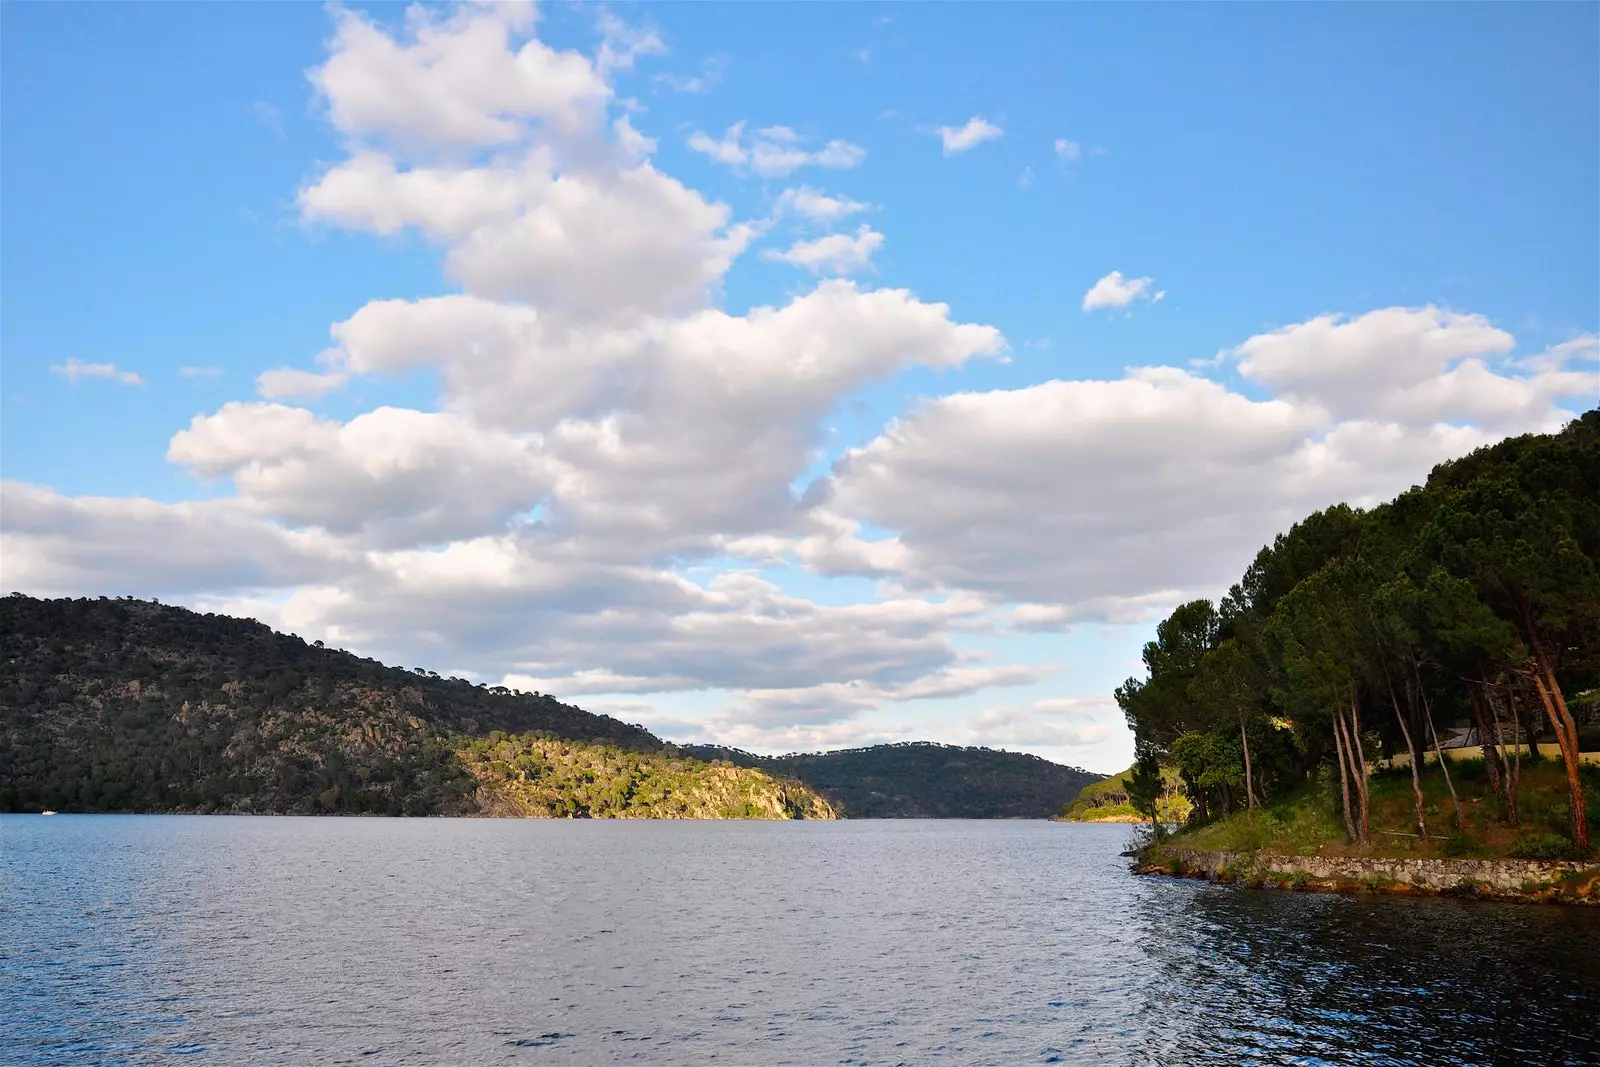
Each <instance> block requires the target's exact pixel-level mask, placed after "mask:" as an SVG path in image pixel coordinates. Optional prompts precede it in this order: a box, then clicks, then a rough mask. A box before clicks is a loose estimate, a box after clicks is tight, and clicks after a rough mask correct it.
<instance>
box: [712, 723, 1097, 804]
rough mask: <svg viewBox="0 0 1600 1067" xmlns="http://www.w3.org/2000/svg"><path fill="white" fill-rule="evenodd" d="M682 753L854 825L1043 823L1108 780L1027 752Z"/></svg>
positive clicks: (953, 748) (948, 748) (923, 746)
mask: <svg viewBox="0 0 1600 1067" xmlns="http://www.w3.org/2000/svg"><path fill="white" fill-rule="evenodd" d="M684 751H685V752H687V753H690V754H691V755H695V756H698V757H699V758H701V759H707V760H709V759H720V760H726V761H728V762H730V763H735V764H738V765H739V766H742V767H756V768H759V769H761V770H764V771H766V772H768V773H769V774H773V775H775V776H778V777H782V778H795V779H798V780H799V781H802V782H804V783H805V784H806V785H808V786H810V787H811V788H812V789H815V790H816V791H817V792H819V793H821V794H822V795H823V796H824V797H826V798H827V799H828V801H829V802H830V803H831V804H833V806H834V807H835V808H837V809H839V811H840V812H841V813H842V814H843V815H845V816H846V817H847V818H852V819H1020V818H1026V819H1043V818H1048V817H1049V816H1051V815H1054V814H1055V813H1056V812H1057V811H1058V810H1060V808H1061V806H1062V805H1063V804H1066V803H1069V802H1070V801H1071V800H1072V799H1073V798H1075V797H1076V796H1077V795H1078V792H1079V790H1081V789H1082V788H1083V787H1084V786H1086V785H1088V784H1090V783H1091V782H1098V781H1099V780H1100V779H1101V778H1103V777H1104V775H1099V774H1094V773H1092V772H1090V771H1085V770H1082V769H1080V768H1077V767H1067V766H1063V765H1062V764H1059V763H1051V762H1050V761H1049V760H1046V759H1040V758H1039V757H1038V756H1030V755H1027V754H1025V753H1021V752H999V751H996V750H994V749H989V748H962V747H960V746H958V745H940V744H935V743H933V742H931V741H912V742H906V743H902V744H895V745H873V746H872V747H870V748H854V749H846V750H844V751H840V752H818V753H807V754H802V755H794V756H758V755H755V754H754V753H751V752H744V751H741V750H739V749H735V748H722V747H719V746H716V745H690V746H686V747H685V748H684Z"/></svg>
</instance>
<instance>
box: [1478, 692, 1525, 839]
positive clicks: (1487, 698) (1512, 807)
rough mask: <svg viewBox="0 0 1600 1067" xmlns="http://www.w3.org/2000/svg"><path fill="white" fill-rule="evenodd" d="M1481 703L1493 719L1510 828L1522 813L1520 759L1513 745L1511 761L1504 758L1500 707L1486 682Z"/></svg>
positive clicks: (1515, 823) (1518, 820) (1504, 750)
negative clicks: (1486, 707)
mask: <svg viewBox="0 0 1600 1067" xmlns="http://www.w3.org/2000/svg"><path fill="white" fill-rule="evenodd" d="M1506 692H1507V694H1509V693H1510V692H1511V689H1510V687H1509V686H1508V687H1507V688H1506ZM1483 702H1484V703H1485V704H1487V705H1488V706H1489V714H1490V715H1491V716H1492V717H1493V719H1494V739H1495V743H1496V744H1498V745H1499V746H1500V751H1501V757H1500V763H1501V767H1502V769H1504V770H1505V772H1506V794H1505V795H1506V821H1507V822H1509V823H1510V824H1511V825H1512V826H1516V825H1517V824H1518V823H1520V822H1522V813H1521V812H1520V811H1519V810H1518V797H1519V794H1520V790H1521V789H1522V757H1521V756H1520V755H1519V754H1518V753H1517V749H1516V746H1515V745H1513V746H1512V747H1511V750H1510V751H1511V759H1510V760H1507V759H1506V758H1505V755H1504V753H1505V752H1506V739H1505V734H1503V733H1502V732H1501V730H1500V705H1499V704H1498V703H1497V702H1496V701H1495V699H1494V690H1493V689H1490V688H1489V686H1488V683H1487V682H1486V683H1484V696H1483ZM1512 710H1513V719H1512V721H1513V722H1515V721H1516V720H1515V716H1514V713H1515V708H1513V709H1512Z"/></svg>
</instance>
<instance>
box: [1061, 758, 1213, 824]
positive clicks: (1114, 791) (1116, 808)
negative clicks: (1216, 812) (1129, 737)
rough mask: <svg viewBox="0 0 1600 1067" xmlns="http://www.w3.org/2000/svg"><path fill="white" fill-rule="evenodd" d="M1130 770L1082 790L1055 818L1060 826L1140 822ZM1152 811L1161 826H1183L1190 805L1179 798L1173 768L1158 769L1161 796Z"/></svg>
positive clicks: (1140, 816)
mask: <svg viewBox="0 0 1600 1067" xmlns="http://www.w3.org/2000/svg"><path fill="white" fill-rule="evenodd" d="M1132 775H1133V768H1132V767H1129V768H1128V769H1127V770H1125V771H1122V772H1121V773H1119V774H1113V775H1112V776H1111V777H1109V778H1105V779H1102V780H1101V781H1098V782H1094V783H1092V784H1090V785H1086V786H1084V787H1083V790H1082V791H1081V792H1080V793H1079V794H1078V798H1077V799H1076V800H1074V801H1072V802H1071V803H1070V804H1066V805H1064V806H1063V807H1062V809H1061V811H1060V812H1059V813H1057V815H1056V818H1057V819H1059V820H1060V821H1062V822H1143V821H1145V817H1144V816H1143V815H1141V814H1139V812H1138V810H1137V809H1135V808H1134V806H1133V797H1132V796H1131V795H1130V794H1129V792H1128V779H1129V778H1130V777H1132ZM1156 810H1157V813H1158V816H1159V818H1160V819H1161V821H1162V822H1164V823H1168V824H1172V823H1182V822H1187V821H1188V819H1189V813H1190V811H1191V810H1193V809H1192V805H1191V804H1190V803H1189V798H1188V797H1186V796H1184V795H1183V785H1182V783H1181V782H1179V781H1178V772H1177V770H1176V769H1175V768H1173V767H1162V768H1161V796H1160V798H1159V799H1158V800H1157V801H1156Z"/></svg>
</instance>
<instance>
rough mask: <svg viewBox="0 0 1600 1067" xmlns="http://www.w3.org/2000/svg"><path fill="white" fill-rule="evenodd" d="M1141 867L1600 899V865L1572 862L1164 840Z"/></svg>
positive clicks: (1275, 881) (1298, 883) (1346, 885)
mask: <svg viewBox="0 0 1600 1067" xmlns="http://www.w3.org/2000/svg"><path fill="white" fill-rule="evenodd" d="M1137 869H1138V870H1139V872H1140V873H1141V874H1179V875H1185V876H1188V877H1191V878H1209V879H1212V880H1214V881H1243V882H1249V883H1252V884H1256V883H1259V884H1262V885H1286V886H1290V887H1294V888H1305V889H1335V890H1354V889H1371V890H1377V891H1382V892H1395V893H1460V894H1463V895H1472V896H1482V897H1492V898H1496V899H1511V900H1559V901H1562V902H1568V903H1586V904H1600V869H1597V868H1592V867H1590V865H1587V864H1582V863H1572V862H1568V861H1546V860H1514V859H1494V860H1483V859H1431V858H1429V859H1424V858H1409V859H1408V858H1394V859H1389V858H1365V857H1357V856H1278V855H1270V854H1266V853H1250V852H1201V851H1198V850H1195V849H1182V848H1164V847H1163V848H1159V849H1157V850H1155V851H1154V852H1152V853H1151V854H1150V855H1149V857H1148V858H1147V859H1145V860H1142V861H1141V862H1140V864H1139V865H1138V868H1137Z"/></svg>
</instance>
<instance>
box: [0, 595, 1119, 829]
mask: <svg viewBox="0 0 1600 1067" xmlns="http://www.w3.org/2000/svg"><path fill="white" fill-rule="evenodd" d="M713 763H717V764H720V766H713V765H712V764H713ZM1101 777H1102V776H1101V775H1097V774H1091V773H1090V772H1088V771H1083V770H1080V769H1078V768H1075V767H1065V766H1062V765H1060V764H1055V763H1051V762H1049V761H1048V760H1043V759H1040V758H1038V757H1036V756H1029V755H1024V754H1021V753H1015V752H999V751H995V750H991V749H983V748H961V747H959V746H954V745H940V744H934V743H932V742H911V743H904V744H896V745H878V746H874V747H871V748H862V749H851V750H846V751H842V752H829V753H820V754H808V755H797V756H782V757H764V756H757V755H755V754H753V753H749V752H742V751H740V750H738V749H731V748H721V747H716V746H684V747H681V748H680V747H678V746H674V745H671V744H668V743H666V742H663V741H662V740H661V739H660V738H658V737H656V736H655V735H654V734H652V733H651V732H650V731H648V730H646V729H645V728H644V727H642V726H638V725H632V724H629V723H624V722H621V721H620V720H617V719H614V718H612V717H610V716H606V715H596V714H593V713H591V712H587V711H584V710H583V709H582V708H578V707H574V706H572V705H570V704H564V703H562V702H561V701H559V700H557V699H556V698H555V697H553V696H549V695H546V694H538V693H518V692H514V691H512V690H509V689H506V688H503V687H500V686H483V685H475V684H473V683H471V682H469V681H467V680H465V679H461V678H441V677H439V676H438V675H436V674H433V673H432V672H428V671H423V670H420V669H412V670H407V669H405V668H402V667H389V666H385V665H384V664H382V663H379V662H377V661H376V660H372V659H363V658H361V657H359V656H356V655H353V654H351V653H348V652H343V651H340V650H336V649H330V648H324V647H322V646H321V645H320V644H318V643H307V642H306V641H304V640H302V639H301V638H299V637H297V636H294V635H292V634H283V633H278V632H276V631H274V630H272V629H271V628H270V627H268V626H265V625H263V624H262V623H259V622H256V621H254V620H250V619H239V618H233V617H230V616H225V615H212V614H201V613H198V612H194V611H190V610H188V609H186V608H180V607H174V606H169V605H163V604H160V603H157V602H154V601H147V600H135V599H133V598H131V597H130V598H122V599H118V598H106V597H101V598H95V599H89V598H83V599H76V600H74V599H57V600H41V599H36V598H33V597H28V596H24V595H21V594H12V595H11V596H9V597H0V811H39V810H42V809H54V810H59V811H84V812H95V811H99V812H138V811H144V812H164V811H190V812H233V813H284V814H386V815H473V814H494V815H521V816H542V817H560V816H576V817H595V818H833V817H834V816H835V814H836V812H837V813H839V814H844V815H846V816H847V817H855V818H1043V817H1047V816H1049V815H1051V814H1054V813H1055V812H1056V811H1057V810H1059V809H1060V808H1061V806H1062V805H1063V804H1066V803H1068V802H1069V801H1071V800H1072V799H1073V798H1074V797H1076V796H1077V794H1078V792H1079V790H1081V789H1082V787H1083V786H1084V785H1086V784H1089V783H1091V782H1095V781H1098V780H1099V779H1100V778H1101Z"/></svg>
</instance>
